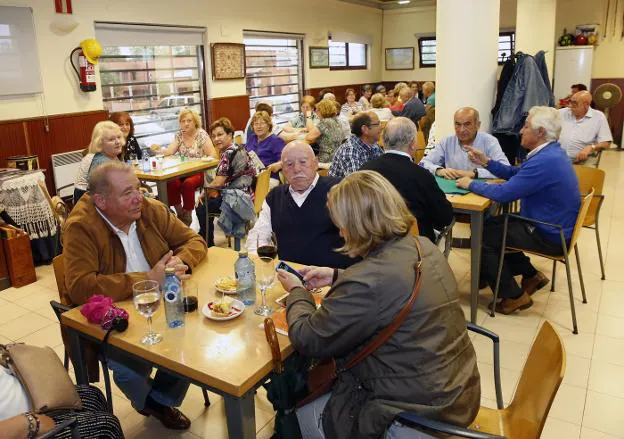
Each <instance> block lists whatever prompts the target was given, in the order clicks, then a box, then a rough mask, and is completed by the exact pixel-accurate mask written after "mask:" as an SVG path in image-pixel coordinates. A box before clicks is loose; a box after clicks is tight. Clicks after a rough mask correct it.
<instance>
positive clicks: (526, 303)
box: [489, 291, 533, 315]
mask: <svg viewBox="0 0 624 439" xmlns="http://www.w3.org/2000/svg"><path fill="white" fill-rule="evenodd" d="M532 306H533V300H532V299H531V296H529V295H528V294H527V293H526V291H524V292H523V293H522V296H520V297H518V298H516V299H503V300H501V301H500V302H498V303H497V304H496V312H497V313H500V314H505V315H508V314H511V313H513V312H515V311H520V310H523V309H527V308H530V307H532ZM489 308H490V309H492V303H490V305H489Z"/></svg>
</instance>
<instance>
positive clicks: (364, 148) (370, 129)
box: [329, 112, 383, 178]
mask: <svg viewBox="0 0 624 439" xmlns="http://www.w3.org/2000/svg"><path fill="white" fill-rule="evenodd" d="M351 133H352V134H351V137H349V138H348V139H347V140H346V141H345V142H344V143H343V144H342V145H340V147H339V148H338V150H337V151H336V154H335V155H334V159H333V160H332V164H331V168H329V175H330V176H331V177H338V178H344V177H346V176H347V175H349V174H352V173H353V172H355V171H359V170H360V168H361V167H362V165H363V164H364V163H366V162H368V161H369V160H372V159H374V158H377V157H379V156H380V155H382V154H383V151H382V149H381V148H380V147H379V145H378V144H377V142H378V141H379V135H380V134H381V124H380V122H379V117H377V115H376V114H375V113H373V112H366V113H360V114H358V115H356V116H355V117H354V118H353V121H352V122H351Z"/></svg>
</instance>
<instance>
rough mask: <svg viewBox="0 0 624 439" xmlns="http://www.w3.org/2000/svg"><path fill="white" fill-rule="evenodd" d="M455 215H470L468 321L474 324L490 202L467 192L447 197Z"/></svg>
mask: <svg viewBox="0 0 624 439" xmlns="http://www.w3.org/2000/svg"><path fill="white" fill-rule="evenodd" d="M446 198H447V199H448V200H449V201H450V202H451V204H452V205H453V211H454V212H455V213H456V214H457V213H460V214H467V215H470V321H471V322H472V323H476V320H477V305H478V304H479V272H480V270H481V248H482V247H483V218H484V216H485V211H486V210H487V209H488V207H490V205H491V204H492V201H491V200H490V199H488V198H485V197H482V196H481V195H477V194H474V193H472V192H469V193H467V194H465V195H447V196H446Z"/></svg>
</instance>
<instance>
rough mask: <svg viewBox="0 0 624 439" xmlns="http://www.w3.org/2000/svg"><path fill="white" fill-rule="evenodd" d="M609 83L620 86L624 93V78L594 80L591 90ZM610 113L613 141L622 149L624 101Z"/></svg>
mask: <svg viewBox="0 0 624 439" xmlns="http://www.w3.org/2000/svg"><path fill="white" fill-rule="evenodd" d="M607 82H611V83H613V84H617V85H619V86H620V88H621V89H622V91H624V78H594V79H592V82H591V90H592V91H594V90H596V88H597V87H598V86H599V85H600V84H605V83H607ZM609 112H610V116H609V119H610V121H611V123H610V125H611V134H612V135H613V141H614V142H615V143H617V144H618V146H620V147H621V146H622V143H624V137H623V136H624V133H622V124H623V123H624V99H622V100H621V101H620V103H619V104H617V105H616V106H615V107H613V108H612V109H611V110H610V111H609Z"/></svg>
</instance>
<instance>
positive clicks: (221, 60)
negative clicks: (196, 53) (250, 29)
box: [210, 43, 245, 79]
mask: <svg viewBox="0 0 624 439" xmlns="http://www.w3.org/2000/svg"><path fill="white" fill-rule="evenodd" d="M210 56H211V59H212V79H243V78H245V45H244V44H237V43H212V44H211V45H210Z"/></svg>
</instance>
